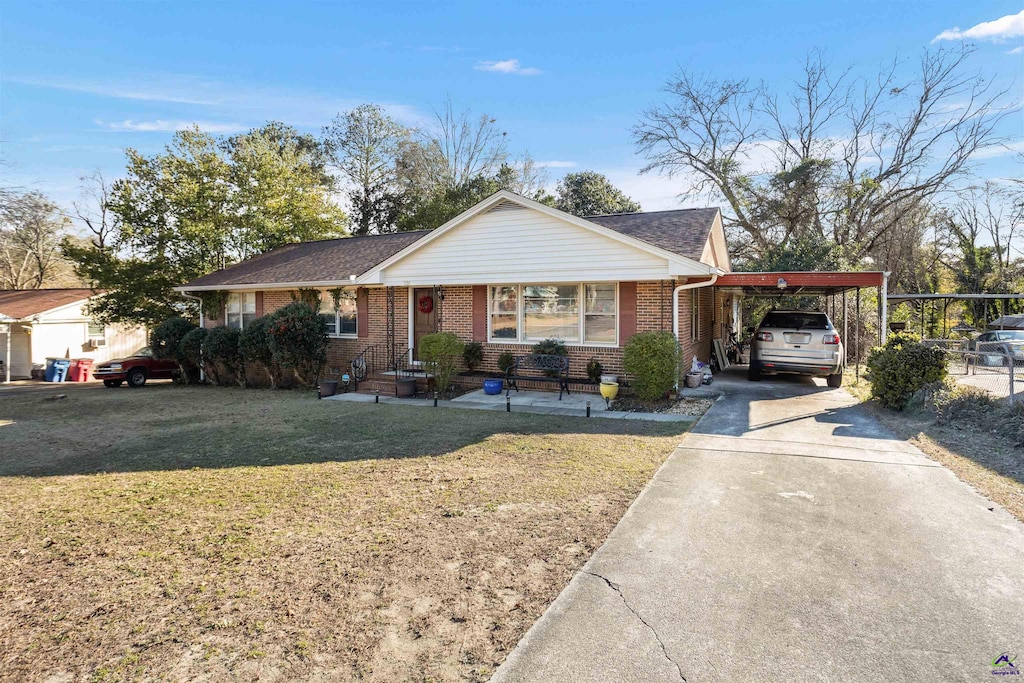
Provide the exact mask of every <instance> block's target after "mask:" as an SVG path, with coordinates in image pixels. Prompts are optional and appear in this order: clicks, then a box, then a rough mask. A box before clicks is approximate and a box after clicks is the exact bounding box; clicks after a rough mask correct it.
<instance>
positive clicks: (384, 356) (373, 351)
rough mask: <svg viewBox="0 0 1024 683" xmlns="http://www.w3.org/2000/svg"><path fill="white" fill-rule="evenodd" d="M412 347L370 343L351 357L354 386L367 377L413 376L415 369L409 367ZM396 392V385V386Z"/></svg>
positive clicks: (395, 379)
mask: <svg viewBox="0 0 1024 683" xmlns="http://www.w3.org/2000/svg"><path fill="white" fill-rule="evenodd" d="M411 357H412V349H399V348H396V347H391V346H390V345H389V344H387V343H381V344H371V345H370V346H367V347H366V348H365V349H363V350H362V352H360V353H359V355H358V356H356V357H355V358H353V359H352V381H353V382H354V383H355V388H356V389H358V388H359V383H360V382H363V381H365V380H367V379H376V380H392V381H394V382H396V383H397V382H398V380H400V379H409V378H411V377H415V375H416V370H415V369H414V368H411V367H409V365H410V363H409V359H410V358H411ZM396 393H397V387H396Z"/></svg>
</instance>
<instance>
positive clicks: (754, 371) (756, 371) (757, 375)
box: [747, 363, 761, 382]
mask: <svg viewBox="0 0 1024 683" xmlns="http://www.w3.org/2000/svg"><path fill="white" fill-rule="evenodd" d="M747 379H748V380H750V381H751V382H760V381H761V368H759V367H757V366H756V365H754V364H753V363H751V364H750V367H749V368H748V369H747Z"/></svg>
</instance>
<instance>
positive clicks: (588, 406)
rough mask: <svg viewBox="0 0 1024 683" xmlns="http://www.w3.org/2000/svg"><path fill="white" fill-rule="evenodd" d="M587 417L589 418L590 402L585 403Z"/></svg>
mask: <svg viewBox="0 0 1024 683" xmlns="http://www.w3.org/2000/svg"><path fill="white" fill-rule="evenodd" d="M587 417H590V401H587Z"/></svg>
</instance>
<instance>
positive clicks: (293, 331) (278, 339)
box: [268, 301, 327, 385]
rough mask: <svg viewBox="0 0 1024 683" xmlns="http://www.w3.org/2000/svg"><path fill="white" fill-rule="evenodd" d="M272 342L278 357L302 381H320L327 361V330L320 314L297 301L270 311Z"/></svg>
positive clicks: (278, 360)
mask: <svg viewBox="0 0 1024 683" xmlns="http://www.w3.org/2000/svg"><path fill="white" fill-rule="evenodd" d="M269 318H270V326H269V331H268V332H269V334H268V337H269V343H268V346H269V347H270V350H271V352H272V353H273V354H274V360H275V361H277V363H278V365H280V366H281V367H282V368H287V369H290V370H292V371H293V372H294V373H295V377H296V379H298V381H299V382H300V383H303V384H309V385H313V384H316V381H317V379H318V378H319V376H320V370H321V369H322V368H323V364H324V363H325V362H327V330H326V328H325V327H324V322H323V320H322V319H321V318H320V314H319V313H318V312H317V311H316V310H315V309H313V308H311V307H310V306H308V305H307V304H306V303H304V302H301V301H296V302H293V303H290V304H288V305H287V306H284V307H282V308H279V309H277V310H276V311H274V312H273V313H271V314H270V316H269Z"/></svg>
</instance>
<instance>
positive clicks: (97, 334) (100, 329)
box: [88, 323, 107, 341]
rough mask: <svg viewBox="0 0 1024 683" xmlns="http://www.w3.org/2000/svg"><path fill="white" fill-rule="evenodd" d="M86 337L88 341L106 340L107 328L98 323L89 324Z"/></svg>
mask: <svg viewBox="0 0 1024 683" xmlns="http://www.w3.org/2000/svg"><path fill="white" fill-rule="evenodd" d="M88 335H89V341H93V340H98V339H106V338H107V328H106V327H104V326H103V325H100V324H99V323H89V331H88Z"/></svg>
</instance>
